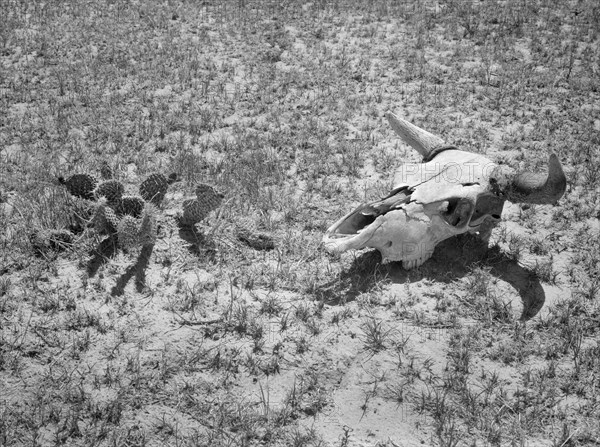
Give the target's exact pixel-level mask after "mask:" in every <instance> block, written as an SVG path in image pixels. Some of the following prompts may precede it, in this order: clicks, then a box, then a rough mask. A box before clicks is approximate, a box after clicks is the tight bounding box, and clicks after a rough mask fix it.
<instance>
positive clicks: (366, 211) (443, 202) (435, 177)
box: [323, 113, 566, 269]
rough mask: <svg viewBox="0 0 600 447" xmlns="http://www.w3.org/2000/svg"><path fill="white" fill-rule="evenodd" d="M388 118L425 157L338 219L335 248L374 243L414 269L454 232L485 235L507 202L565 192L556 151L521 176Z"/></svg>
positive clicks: (331, 241) (331, 233)
mask: <svg viewBox="0 0 600 447" xmlns="http://www.w3.org/2000/svg"><path fill="white" fill-rule="evenodd" d="M387 118H388V121H389V122H390V124H391V125H392V128H393V129H394V131H395V132H396V133H397V134H398V135H399V136H400V138H401V139H402V140H403V141H404V142H406V143H407V144H409V145H410V146H412V147H413V148H414V149H416V150H417V151H418V152H419V153H420V154H421V155H422V156H423V159H424V160H423V163H420V164H416V163H410V164H404V165H403V166H401V167H400V168H399V169H398V170H397V171H396V173H395V176H394V188H393V189H392V191H391V192H390V193H389V194H388V195H387V196H386V197H384V198H383V199H381V200H378V201H376V202H373V203H369V204H363V205H360V206H359V207H358V208H356V209H355V210H354V211H352V212H350V213H349V214H347V215H345V216H344V217H342V218H341V219H340V220H338V221H337V222H336V223H335V224H333V225H332V226H331V227H330V228H329V229H328V230H327V232H326V233H325V236H324V238H323V243H324V245H325V248H326V249H327V250H328V251H330V252H336V253H341V252H344V251H346V250H350V249H362V248H366V247H372V248H376V249H378V250H379V251H380V252H381V255H382V257H383V262H387V261H402V265H403V267H404V268H405V269H411V268H414V267H418V266H420V265H421V264H423V263H424V262H425V261H426V260H427V259H429V258H430V257H431V255H432V254H433V251H434V249H435V246H436V245H437V244H439V243H440V242H441V241H443V240H445V239H448V238H449V237H452V236H455V235H457V234H462V233H467V232H469V233H474V234H477V235H479V237H481V238H483V239H484V240H487V239H488V238H489V236H490V233H491V231H492V229H493V227H494V226H495V225H496V224H497V223H498V222H499V221H500V215H501V214H502V208H503V207H504V202H505V201H506V200H510V201H512V202H526V203H539V204H546V203H555V202H556V201H558V200H559V199H560V198H561V197H562V195H563V194H564V192H565V189H566V178H565V175H564V172H563V170H562V167H561V165H560V162H559V161H558V158H557V157H556V155H555V154H552V155H550V159H549V162H548V173H547V174H535V173H531V172H521V173H517V172H515V171H514V170H513V169H511V168H509V167H507V166H501V165H498V164H496V163H494V162H493V161H491V160H490V159H488V158H487V157H484V156H483V155H479V154H473V153H470V152H465V151H461V150H458V149H457V148H456V147H454V146H449V145H447V144H446V143H445V142H444V141H443V140H442V139H441V138H439V137H437V136H435V135H432V134H430V133H429V132H427V131H425V130H423V129H420V128H419V127H417V126H415V125H413V124H411V123H409V122H407V121H405V120H403V119H401V118H398V117H397V116H396V115H394V114H393V113H388V114H387Z"/></svg>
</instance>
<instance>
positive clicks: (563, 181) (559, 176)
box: [505, 154, 567, 204]
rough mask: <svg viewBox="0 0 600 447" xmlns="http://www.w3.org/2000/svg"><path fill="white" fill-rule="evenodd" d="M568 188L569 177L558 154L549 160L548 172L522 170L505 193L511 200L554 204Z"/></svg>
mask: <svg viewBox="0 0 600 447" xmlns="http://www.w3.org/2000/svg"><path fill="white" fill-rule="evenodd" d="M566 189H567V178H566V177H565V173H564V171H563V168H562V166H561V164H560V161H559V160H558V157H557V156H556V154H551V155H550V159H549V160H548V174H536V173H533V172H521V173H518V174H516V175H515V176H514V177H513V178H512V179H511V180H510V182H509V184H508V185H507V188H506V191H505V194H506V198H507V199H508V200H510V201H511V202H526V203H540V204H548V203H550V204H554V203H556V202H558V200H559V199H560V198H561V197H562V196H563V194H564V193H565V190H566Z"/></svg>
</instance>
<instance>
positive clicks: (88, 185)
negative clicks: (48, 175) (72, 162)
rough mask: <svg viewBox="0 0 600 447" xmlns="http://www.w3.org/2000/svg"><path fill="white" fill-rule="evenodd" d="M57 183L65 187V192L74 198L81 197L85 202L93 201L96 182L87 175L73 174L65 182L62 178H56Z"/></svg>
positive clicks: (92, 177)
mask: <svg viewBox="0 0 600 447" xmlns="http://www.w3.org/2000/svg"><path fill="white" fill-rule="evenodd" d="M58 181H59V183H61V184H63V185H65V187H66V188H67V191H69V193H70V194H72V195H74V196H75V197H81V198H83V199H87V200H93V199H94V189H95V188H96V185H98V180H96V178H95V177H94V176H91V175H89V174H73V175H72V176H70V177H69V178H67V179H66V180H65V178H64V177H58Z"/></svg>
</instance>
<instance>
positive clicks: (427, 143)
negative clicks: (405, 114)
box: [385, 112, 446, 159]
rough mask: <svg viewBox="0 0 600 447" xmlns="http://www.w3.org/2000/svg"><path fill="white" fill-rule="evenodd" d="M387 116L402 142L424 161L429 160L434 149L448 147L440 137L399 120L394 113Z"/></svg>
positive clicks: (388, 113)
mask: <svg viewBox="0 0 600 447" xmlns="http://www.w3.org/2000/svg"><path fill="white" fill-rule="evenodd" d="M385 116H386V118H387V119H388V121H389V123H390V125H391V126H392V129H394V132H396V133H397V134H398V136H399V137H400V138H401V139H402V141H404V142H405V143H406V144H408V145H409V146H411V147H412V148H413V149H415V150H416V151H417V152H418V153H419V154H421V155H422V156H423V158H424V159H428V158H429V156H430V155H431V152H432V151H433V150H434V149H437V148H439V147H442V146H445V145H446V143H445V142H444V140H442V139H441V138H440V137H436V136H435V135H433V134H430V133H429V132H427V131H426V130H423V129H421V128H420V127H417V126H415V125H414V124H411V123H409V122H408V121H405V120H403V119H402V118H398V117H397V116H396V115H395V114H393V113H392V112H387V113H386V115H385Z"/></svg>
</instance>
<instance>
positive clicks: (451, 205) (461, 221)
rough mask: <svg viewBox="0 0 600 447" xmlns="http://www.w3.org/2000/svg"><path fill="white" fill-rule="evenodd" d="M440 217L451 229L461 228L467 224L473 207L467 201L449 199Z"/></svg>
mask: <svg viewBox="0 0 600 447" xmlns="http://www.w3.org/2000/svg"><path fill="white" fill-rule="evenodd" d="M447 203H448V206H447V208H446V211H445V212H444V213H443V214H442V217H443V218H444V220H445V221H446V222H448V223H449V224H450V225H452V226H453V227H463V226H465V225H467V223H468V222H469V218H470V217H471V214H472V211H473V205H472V204H471V202H469V201H468V200H467V199H450V200H449V201H448V202H447Z"/></svg>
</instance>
